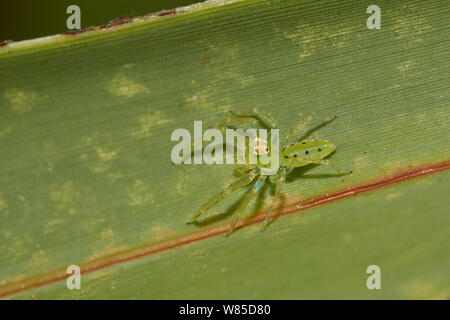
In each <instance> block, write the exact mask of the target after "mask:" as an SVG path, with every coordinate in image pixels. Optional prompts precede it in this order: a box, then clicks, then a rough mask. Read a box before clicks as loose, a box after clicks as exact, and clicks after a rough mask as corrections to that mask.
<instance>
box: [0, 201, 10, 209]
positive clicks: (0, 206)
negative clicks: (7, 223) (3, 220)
mask: <svg viewBox="0 0 450 320" xmlns="http://www.w3.org/2000/svg"><path fill="white" fill-rule="evenodd" d="M7 207H8V204H7V203H6V201H5V200H4V199H1V198H0V212H2V211H3V210H4V209H6V208H7Z"/></svg>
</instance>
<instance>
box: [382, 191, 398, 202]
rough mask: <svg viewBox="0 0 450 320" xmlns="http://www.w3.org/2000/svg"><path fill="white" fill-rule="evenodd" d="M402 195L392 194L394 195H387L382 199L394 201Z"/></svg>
mask: <svg viewBox="0 0 450 320" xmlns="http://www.w3.org/2000/svg"><path fill="white" fill-rule="evenodd" d="M401 195H402V194H401V193H399V192H394V193H389V194H388V195H387V196H386V197H384V199H386V200H394V199H397V198H398V197H400V196H401Z"/></svg>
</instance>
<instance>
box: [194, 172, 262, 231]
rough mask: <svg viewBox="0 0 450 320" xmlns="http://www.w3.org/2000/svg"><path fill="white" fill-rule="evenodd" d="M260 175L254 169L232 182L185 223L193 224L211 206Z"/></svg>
mask: <svg viewBox="0 0 450 320" xmlns="http://www.w3.org/2000/svg"><path fill="white" fill-rule="evenodd" d="M259 174H260V170H259V169H255V170H252V171H250V172H249V173H248V174H247V175H245V176H244V177H242V178H240V179H238V180H236V181H234V182H233V183H231V184H229V185H228V186H227V187H225V189H224V190H223V191H222V192H221V193H219V194H218V195H217V196H215V197H214V198H212V199H211V200H209V201H208V202H207V203H205V204H204V205H203V206H201V208H200V209H198V210H197V212H196V213H195V214H194V216H193V217H192V218H191V220H189V221H188V222H187V223H188V224H190V223H193V222H195V220H196V219H197V218H198V217H199V216H200V215H201V214H202V213H204V212H206V211H208V210H209V209H211V208H212V207H213V206H215V205H216V204H217V203H218V202H219V201H220V200H222V199H223V198H225V197H226V196H228V195H229V194H231V193H232V192H233V191H236V190H237V189H239V188H242V187H245V186H247V185H249V184H250V183H251V182H252V181H253V180H254V179H255V178H256V177H257V176H258V175H259Z"/></svg>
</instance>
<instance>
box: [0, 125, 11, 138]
mask: <svg viewBox="0 0 450 320" xmlns="http://www.w3.org/2000/svg"><path fill="white" fill-rule="evenodd" d="M13 128H14V127H13V126H9V127H6V128H5V129H3V130H0V138H3V137H4V136H6V135H8V134H10V133H11V131H12V130H13Z"/></svg>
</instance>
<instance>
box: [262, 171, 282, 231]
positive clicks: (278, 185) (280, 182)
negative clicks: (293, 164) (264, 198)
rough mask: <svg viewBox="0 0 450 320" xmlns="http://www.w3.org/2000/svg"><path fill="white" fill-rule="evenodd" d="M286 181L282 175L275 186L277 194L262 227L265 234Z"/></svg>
mask: <svg viewBox="0 0 450 320" xmlns="http://www.w3.org/2000/svg"><path fill="white" fill-rule="evenodd" d="M284 181H285V176H284V175H282V176H281V177H280V179H278V180H277V182H276V184H275V194H274V195H273V200H272V204H271V205H270V208H269V211H267V214H266V217H265V219H264V223H263V225H262V227H261V232H263V231H264V230H265V229H266V227H267V224H268V223H269V221H270V216H271V214H272V211H273V209H274V208H275V204H276V203H277V202H278V200H279V199H280V194H281V187H282V185H283V183H284Z"/></svg>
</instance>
